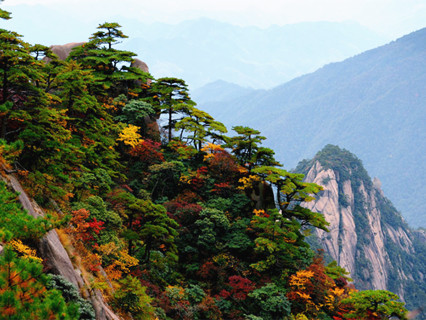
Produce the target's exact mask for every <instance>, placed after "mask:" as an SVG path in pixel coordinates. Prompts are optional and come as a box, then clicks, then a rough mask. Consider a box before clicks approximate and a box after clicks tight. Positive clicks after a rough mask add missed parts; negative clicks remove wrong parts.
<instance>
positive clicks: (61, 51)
mask: <svg viewBox="0 0 426 320" xmlns="http://www.w3.org/2000/svg"><path fill="white" fill-rule="evenodd" d="M85 43H86V42H71V43H66V44H55V45H53V46H50V50H51V51H52V52H53V53H54V54H56V55H57V56H58V58H59V59H61V60H65V59H66V58H68V56H69V54H70V52H71V50H72V49H74V48H75V47H78V46H82V45H83V44H85Z"/></svg>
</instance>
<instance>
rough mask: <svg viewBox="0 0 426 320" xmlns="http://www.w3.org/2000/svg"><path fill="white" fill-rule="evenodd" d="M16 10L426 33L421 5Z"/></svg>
mask: <svg viewBox="0 0 426 320" xmlns="http://www.w3.org/2000/svg"><path fill="white" fill-rule="evenodd" d="M19 4H29V5H35V4H40V5H48V6H49V8H50V9H53V10H55V11H56V12H57V13H58V15H61V14H63V15H73V16H75V17H78V18H79V19H84V20H86V21H93V20H96V21H98V22H104V21H108V18H109V17H111V16H117V15H120V16H124V17H128V18H136V19H138V20H140V21H142V22H149V23H150V22H156V21H159V22H168V23H177V22H180V21H183V20H189V19H194V18H199V17H208V18H212V19H215V20H219V21H224V22H230V23H233V24H238V25H244V26H247V25H255V26H260V27H267V26H269V25H272V24H277V25H285V24H291V23H297V22H304V21H347V20H352V21H356V22H358V23H360V24H362V25H364V26H366V27H368V28H370V29H372V30H374V31H376V32H379V33H382V34H383V35H387V36H389V37H391V38H396V37H399V36H402V35H404V34H407V33H410V32H412V31H415V30H418V29H421V28H423V27H426V0H5V1H4V2H3V3H2V7H3V8H4V9H6V10H10V11H12V13H13V6H15V5H19Z"/></svg>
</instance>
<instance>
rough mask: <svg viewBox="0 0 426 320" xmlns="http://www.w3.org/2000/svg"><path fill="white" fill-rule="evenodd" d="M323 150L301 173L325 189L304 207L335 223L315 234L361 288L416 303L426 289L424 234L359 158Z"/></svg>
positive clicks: (303, 164) (333, 150)
mask: <svg viewBox="0 0 426 320" xmlns="http://www.w3.org/2000/svg"><path fill="white" fill-rule="evenodd" d="M336 148H337V149H336ZM324 150H325V151H321V152H319V153H318V154H317V156H316V157H315V158H314V159H312V160H309V161H308V160H306V161H304V163H303V162H302V163H301V164H299V166H298V168H297V169H296V171H298V172H301V173H304V174H305V181H307V182H314V183H316V184H319V185H322V186H323V187H324V189H323V191H321V192H320V193H319V194H318V195H317V197H316V199H315V200H314V201H311V202H308V203H306V204H305V206H306V207H307V208H309V209H310V210H312V211H314V212H319V213H322V214H323V215H324V217H325V219H326V220H327V222H329V224H330V225H329V227H328V229H329V232H325V231H323V230H315V232H314V234H315V236H316V238H317V240H318V242H319V244H320V245H321V246H322V248H323V249H324V250H325V252H326V253H327V254H328V255H329V256H330V257H331V258H332V259H334V260H336V261H337V263H338V264H339V265H340V266H342V267H344V268H345V269H346V270H347V271H348V272H350V277H351V278H352V279H353V280H354V284H355V286H356V287H357V289H361V290H366V289H383V290H389V291H392V292H395V293H396V294H398V295H399V296H400V297H401V298H402V299H404V300H405V301H407V302H408V300H414V299H415V298H413V297H415V294H413V293H414V292H421V291H424V289H423V288H424V287H425V271H424V261H422V256H423V255H424V251H425V242H426V241H425V240H426V237H425V236H424V232H423V233H422V230H418V231H413V230H411V229H410V228H409V227H408V225H407V224H406V223H405V221H404V219H403V218H402V216H401V214H400V213H399V212H398V211H397V210H396V209H395V208H394V207H393V205H392V203H391V202H390V201H389V200H388V199H387V198H386V197H385V196H384V194H383V191H382V190H381V182H380V180H379V179H377V178H375V179H374V180H373V181H372V180H371V178H370V177H369V176H368V174H367V172H366V171H365V169H364V168H363V166H362V163H361V161H360V160H359V159H357V158H356V157H355V156H354V155H352V154H351V153H349V152H348V151H346V150H343V151H342V150H340V149H338V147H334V146H329V147H328V149H327V147H326V148H325V149H324ZM413 306H414V304H413Z"/></svg>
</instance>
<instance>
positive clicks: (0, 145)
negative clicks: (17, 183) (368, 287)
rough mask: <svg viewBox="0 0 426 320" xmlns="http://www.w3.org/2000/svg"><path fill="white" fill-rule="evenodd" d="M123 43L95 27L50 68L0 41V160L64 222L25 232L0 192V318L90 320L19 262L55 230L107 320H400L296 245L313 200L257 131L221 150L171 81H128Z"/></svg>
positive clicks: (37, 263)
mask: <svg viewBox="0 0 426 320" xmlns="http://www.w3.org/2000/svg"><path fill="white" fill-rule="evenodd" d="M0 14H1V18H2V19H7V18H9V15H8V13H6V12H4V11H1V12H0ZM125 37H126V36H125V35H124V34H123V33H122V32H121V31H120V26H119V25H118V24H117V23H104V24H102V25H100V26H99V27H98V31H96V32H95V33H94V34H93V35H92V37H91V38H90V39H89V41H88V42H87V43H86V44H84V45H82V46H80V47H77V48H75V49H74V50H73V51H72V52H71V54H70V56H69V57H68V58H67V59H66V60H65V61H61V60H59V59H58V58H57V57H56V56H55V55H54V54H52V53H51V52H50V50H49V48H47V47H45V46H42V45H30V44H28V43H25V42H24V41H23V40H22V39H21V36H19V35H18V34H16V33H15V32H12V31H7V30H4V29H0V53H1V54H0V135H1V136H0V138H1V139H0V156H1V157H0V161H1V163H2V165H3V166H6V167H7V166H9V167H10V169H14V170H16V171H17V174H18V175H19V177H20V180H21V181H22V183H23V184H24V186H25V187H26V189H27V191H28V193H30V194H31V195H32V197H34V199H35V200H36V201H37V202H38V203H39V204H40V205H41V206H43V207H44V208H45V209H46V210H51V211H54V210H53V209H57V206H60V208H61V211H62V212H64V213H66V217H65V219H62V220H61V221H60V222H56V223H55V222H52V220H51V219H33V218H31V217H29V216H27V215H25V213H24V212H22V210H20V209H19V208H18V205H17V200H16V195H12V194H11V193H10V192H9V191H8V190H7V188H6V187H5V186H4V185H3V184H1V185H0V197H5V199H4V201H1V200H0V206H3V207H0V212H1V214H2V216H1V217H0V219H1V225H0V235H1V241H2V243H3V244H4V247H5V249H4V252H3V254H2V255H1V256H0V288H1V289H0V292H1V294H0V317H4V318H8V319H30V318H31V319H36V318H42V319H47V318H49V319H50V318H52V319H68V318H69V319H92V318H93V312H92V311H93V310H90V308H89V307H88V306H87V301H85V300H84V299H81V297H78V294H75V288H74V289H73V288H71V289H70V287H69V284H67V283H66V281H64V280H63V279H59V280H58V279H57V278H55V277H48V276H46V275H44V274H43V272H42V266H43V261H42V260H41V259H40V257H37V253H36V252H35V251H34V249H35V239H37V238H39V237H41V236H42V235H43V234H44V232H46V231H47V230H49V229H50V228H53V227H59V226H60V225H62V227H61V229H60V233H61V235H62V238H63V239H67V243H68V245H69V246H72V248H73V250H75V252H76V253H78V254H79V255H80V259H78V261H76V263H78V267H79V268H80V269H81V270H82V271H83V272H82V274H83V276H84V277H85V278H86V280H87V283H91V284H92V285H93V286H94V287H96V288H98V289H101V290H102V291H103V293H104V295H105V297H106V298H107V300H108V301H109V302H110V305H111V306H112V307H113V308H114V309H115V311H116V312H117V313H119V314H120V315H121V316H122V317H123V318H129V315H131V316H132V317H133V319H154V318H158V319H335V320H337V319H350V318H356V319H387V318H388V317H390V316H397V317H399V318H400V319H404V318H405V313H406V310H405V309H404V308H403V304H402V303H400V302H397V301H396V300H397V297H396V296H394V295H392V294H391V293H389V292H374V291H373V292H357V291H356V290H355V288H354V287H353V286H351V285H349V284H348V280H349V279H348V278H347V274H346V272H345V270H343V269H342V268H340V267H338V266H337V265H335V264H330V265H325V264H324V262H323V260H322V258H321V256H320V254H316V253H315V252H313V250H312V249H311V248H310V247H309V245H308V244H307V243H306V242H305V237H306V236H307V235H308V234H309V228H321V229H323V230H327V223H326V221H325V220H324V218H323V216H322V215H320V214H318V213H315V212H311V211H310V210H308V209H306V208H304V207H303V206H302V205H301V204H302V203H303V202H306V201H310V200H312V199H313V195H314V194H315V193H317V192H319V191H320V190H321V187H320V186H318V185H316V184H312V183H306V182H303V175H300V174H295V173H291V172H288V171H286V170H284V169H282V168H281V165H280V164H279V163H278V162H277V161H276V160H275V159H274V152H273V150H271V149H268V148H265V147H263V146H262V145H261V144H262V141H263V140H264V139H265V138H264V137H262V136H261V135H260V132H258V131H257V130H254V129H251V128H248V127H242V126H241V127H234V128H233V130H234V131H235V134H234V135H233V136H227V135H226V134H227V129H226V128H225V126H224V125H223V124H222V123H220V122H218V121H216V120H215V119H213V118H212V117H211V116H210V115H209V114H207V113H206V112H204V111H202V110H200V109H198V108H197V106H196V104H195V103H194V102H193V101H192V100H191V99H190V96H189V92H188V88H187V86H186V84H185V82H184V81H183V80H181V79H175V78H161V79H153V78H152V76H151V75H149V74H147V73H145V72H143V71H141V70H140V69H137V68H134V67H132V66H131V62H132V61H133V59H134V56H135V54H134V53H132V52H127V51H121V50H117V49H115V44H117V43H118V42H119V41H120V39H122V38H125ZM162 115H163V116H162ZM159 119H162V121H163V124H164V125H162V126H159V125H158V124H157V123H158V122H159V121H157V120H159ZM273 190H275V193H276V194H275V200H274V194H273ZM12 212H14V213H16V212H19V214H13V215H12ZM14 241H15V242H14ZM105 273H106V275H107V277H108V281H106V280H105V276H104V275H105ZM107 282H108V283H107ZM6 284H7V285H6ZM70 292H73V294H70Z"/></svg>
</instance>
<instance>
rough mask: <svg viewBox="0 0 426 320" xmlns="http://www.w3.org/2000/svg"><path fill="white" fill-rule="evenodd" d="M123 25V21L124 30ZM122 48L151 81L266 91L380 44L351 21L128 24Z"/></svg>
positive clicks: (371, 34) (211, 21)
mask: <svg viewBox="0 0 426 320" xmlns="http://www.w3.org/2000/svg"><path fill="white" fill-rule="evenodd" d="M124 23H125V22H123V25H124ZM131 30H132V32H133V33H134V34H135V35H134V38H132V39H131V40H129V41H127V42H125V43H123V48H126V49H128V50H132V51H134V52H136V53H138V55H139V56H141V57H142V58H143V59H144V61H147V63H148V64H149V65H150V69H151V71H152V74H153V75H154V76H155V77H162V76H164V75H173V76H175V77H179V78H183V79H185V80H186V81H187V82H188V83H189V85H190V86H191V88H198V87H200V86H202V85H205V84H207V83H209V82H214V81H216V80H219V79H223V80H225V81H228V82H232V83H236V84H238V85H241V86H249V87H254V88H271V87H273V86H276V85H278V84H280V83H283V82H284V81H288V80H290V79H293V78H294V77H296V76H300V75H302V74H305V73H307V72H312V71H314V70H315V69H317V68H319V67H321V66H323V65H324V64H326V63H329V62H331V61H339V60H342V59H345V58H347V57H350V56H353V55H355V54H357V53H360V52H362V51H364V50H367V49H370V48H373V47H375V46H377V45H380V44H383V43H384V42H385V41H386V40H385V39H384V38H383V37H381V36H378V35H377V34H375V33H374V32H372V31H371V30H368V29H367V28H365V27H362V26H360V25H358V24H356V23H353V22H342V23H335V22H312V23H311V22H309V23H307V22H306V23H298V24H294V25H284V26H276V25H275V26H271V27H269V28H266V29H261V28H258V27H240V26H236V25H231V24H228V23H223V22H218V21H214V20H209V19H198V20H191V21H184V22H182V23H179V24H177V25H167V24H160V23H156V24H153V25H146V24H142V23H136V22H135V21H133V22H132V27H131Z"/></svg>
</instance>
